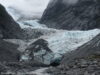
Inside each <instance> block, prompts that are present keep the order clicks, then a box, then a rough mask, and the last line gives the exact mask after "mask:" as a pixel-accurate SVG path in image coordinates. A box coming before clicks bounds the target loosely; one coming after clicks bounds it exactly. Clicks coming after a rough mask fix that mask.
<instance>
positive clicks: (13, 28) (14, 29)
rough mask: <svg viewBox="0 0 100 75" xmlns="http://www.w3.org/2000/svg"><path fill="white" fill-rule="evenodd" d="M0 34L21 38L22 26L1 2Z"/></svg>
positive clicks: (6, 36)
mask: <svg viewBox="0 0 100 75" xmlns="http://www.w3.org/2000/svg"><path fill="white" fill-rule="evenodd" d="M0 34H2V35H1V38H7V39H8V38H10V39H11V38H17V39H18V38H20V36H21V28H20V26H19V25H18V24H17V23H16V22H15V21H14V20H13V18H12V17H11V16H10V15H9V14H8V12H7V11H6V9H5V8H4V7H3V6H2V5H1V4H0Z"/></svg>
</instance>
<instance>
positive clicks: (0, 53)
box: [0, 40, 20, 62]
mask: <svg viewBox="0 0 100 75" xmlns="http://www.w3.org/2000/svg"><path fill="white" fill-rule="evenodd" d="M17 48H18V45H15V44H12V43H10V42H6V41H4V40H0V62H4V61H6V62H16V61H19V55H20V52H19V51H18V50H17Z"/></svg>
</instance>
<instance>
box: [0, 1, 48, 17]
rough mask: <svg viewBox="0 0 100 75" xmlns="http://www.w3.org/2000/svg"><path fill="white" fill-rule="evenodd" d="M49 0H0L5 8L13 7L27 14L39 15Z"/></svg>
mask: <svg viewBox="0 0 100 75" xmlns="http://www.w3.org/2000/svg"><path fill="white" fill-rule="evenodd" d="M48 2H49V0H0V3H1V4H3V5H4V6H5V7H6V8H8V7H13V8H15V9H17V10H18V11H20V12H21V14H23V15H27V16H31V17H32V16H37V17H41V16H42V14H43V11H44V10H45V9H46V7H47V5H48Z"/></svg>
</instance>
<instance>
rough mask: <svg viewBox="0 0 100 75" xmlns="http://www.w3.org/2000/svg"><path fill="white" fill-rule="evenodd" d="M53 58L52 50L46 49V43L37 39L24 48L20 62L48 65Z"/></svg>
mask: <svg viewBox="0 0 100 75" xmlns="http://www.w3.org/2000/svg"><path fill="white" fill-rule="evenodd" d="M53 57H54V55H53V52H52V50H50V48H49V47H48V42H47V41H46V40H44V39H38V40H36V41H35V42H33V43H32V44H30V45H29V46H28V48H26V50H25V53H24V55H22V59H21V60H25V59H26V60H31V61H39V62H42V63H44V64H47V65H49V64H50V63H51V61H52V58H53Z"/></svg>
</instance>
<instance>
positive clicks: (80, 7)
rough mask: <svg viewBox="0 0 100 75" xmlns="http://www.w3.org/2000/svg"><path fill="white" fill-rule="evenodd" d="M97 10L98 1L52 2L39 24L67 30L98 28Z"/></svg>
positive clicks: (99, 3) (70, 0) (67, 0)
mask: <svg viewBox="0 0 100 75" xmlns="http://www.w3.org/2000/svg"><path fill="white" fill-rule="evenodd" d="M64 1H65V2H64ZM73 2H75V3H73ZM99 8H100V2H99V0H74V1H72V0H52V1H51V2H50V3H49V5H48V7H47V9H46V10H45V12H44V14H43V16H42V18H41V20H40V23H43V24H46V25H47V26H48V27H50V28H57V29H67V30H90V29H94V28H100V14H99V12H100V11H99ZM94 11H95V12H94Z"/></svg>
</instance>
